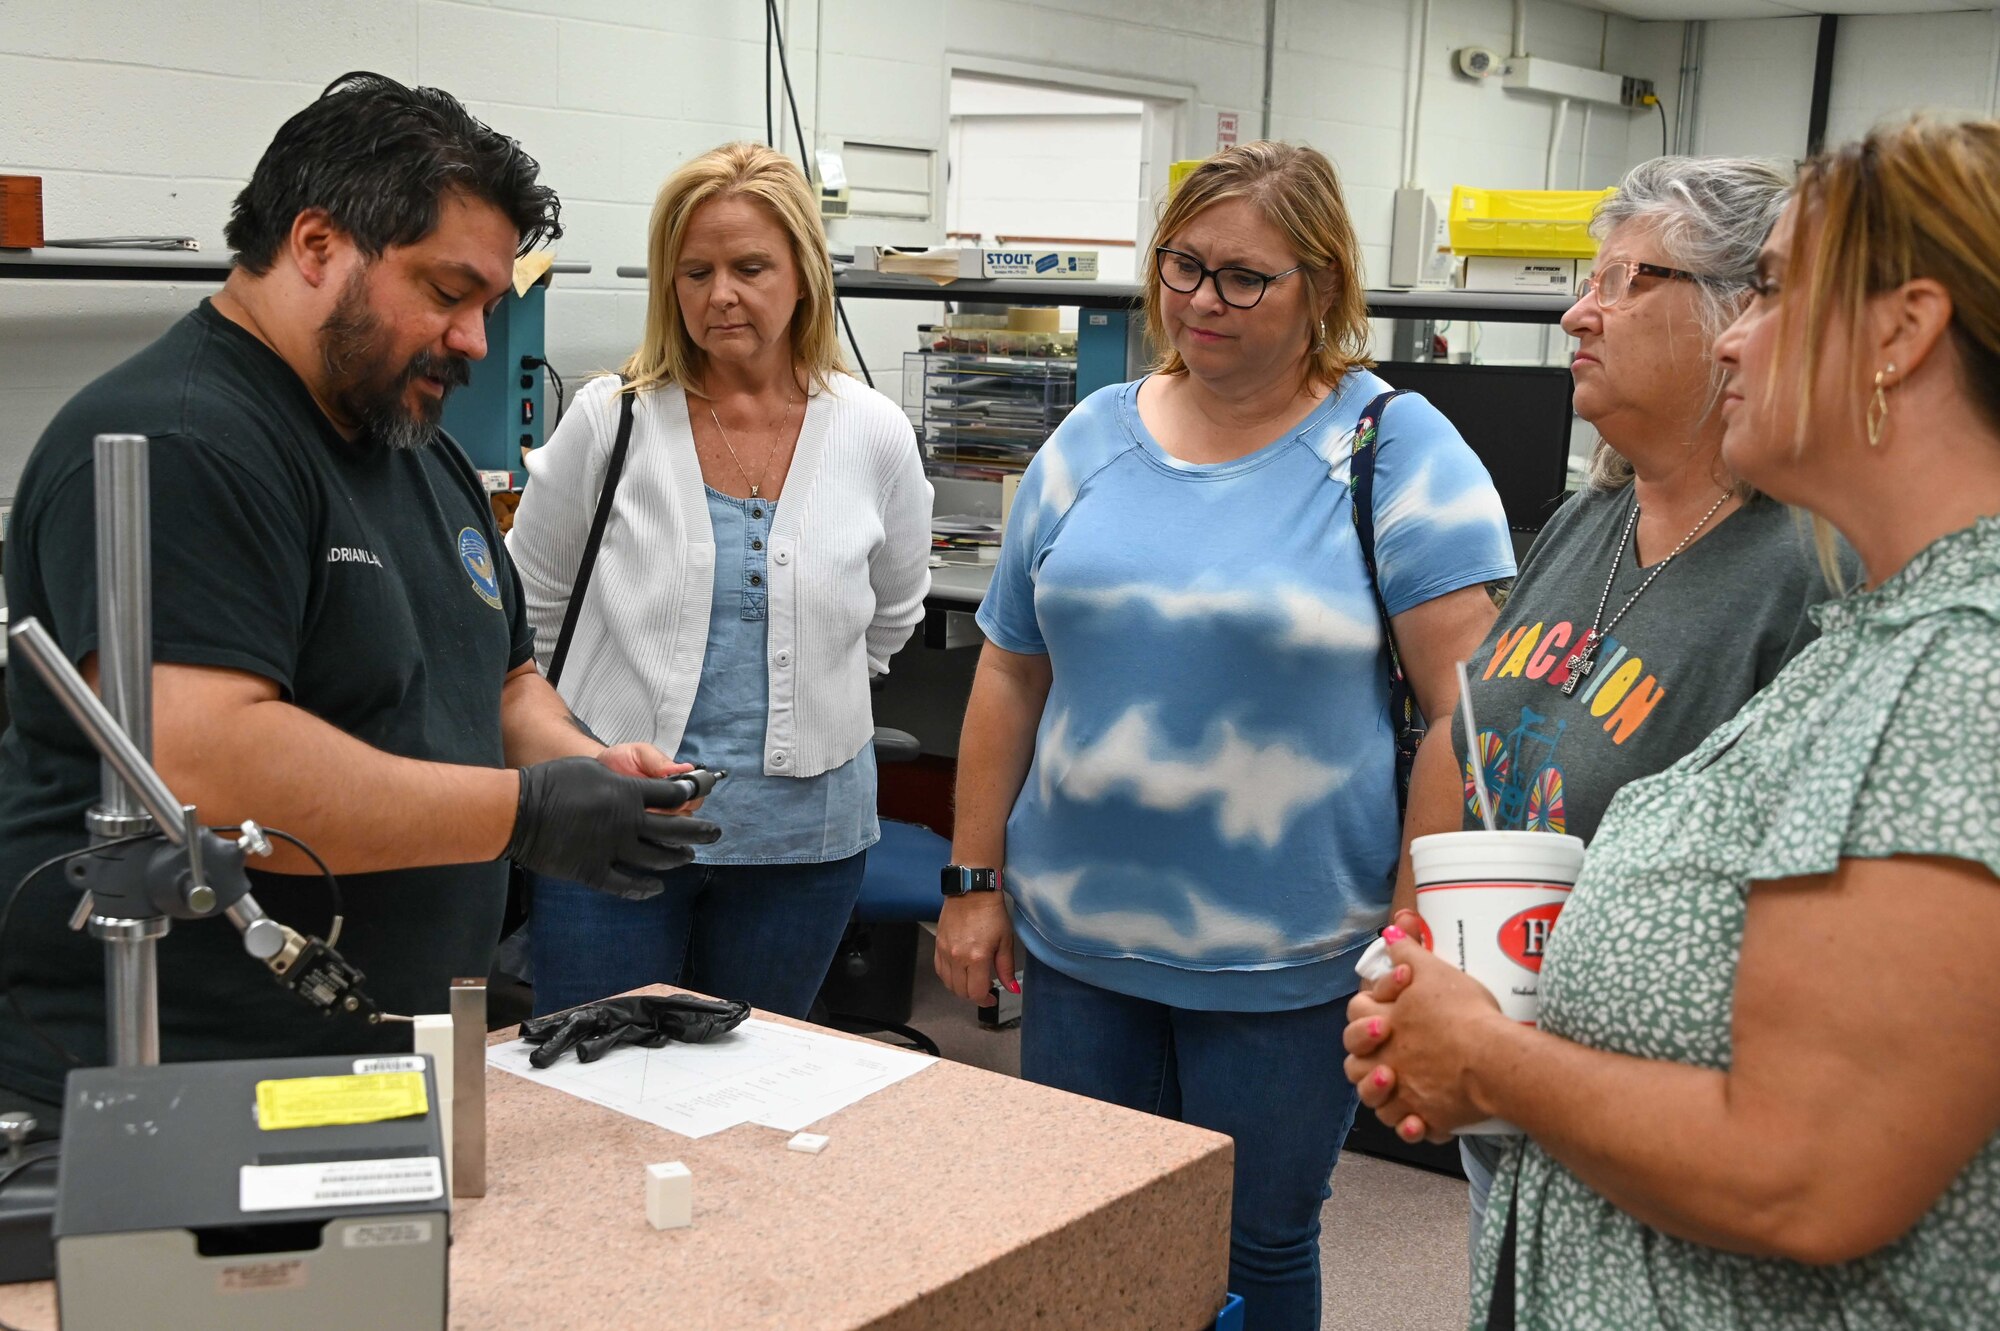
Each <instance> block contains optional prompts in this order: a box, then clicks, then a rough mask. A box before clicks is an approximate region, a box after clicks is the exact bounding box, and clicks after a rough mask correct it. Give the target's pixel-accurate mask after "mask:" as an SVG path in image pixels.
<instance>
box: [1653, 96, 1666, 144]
mask: <svg viewBox="0 0 2000 1331" xmlns="http://www.w3.org/2000/svg"><path fill="white" fill-rule="evenodd" d="M1653 109H1654V110H1655V111H1658V112H1659V113H1660V156H1662V157H1665V156H1666V155H1667V104H1666V103H1665V102H1663V101H1661V100H1660V99H1659V98H1657V97H1655V98H1654V99H1653Z"/></svg>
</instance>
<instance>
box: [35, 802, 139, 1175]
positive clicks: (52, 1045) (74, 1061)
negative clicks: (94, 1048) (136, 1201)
mask: <svg viewBox="0 0 2000 1331" xmlns="http://www.w3.org/2000/svg"><path fill="white" fill-rule="evenodd" d="M156 835H157V834H156V833H153V832H142V833H139V834H138V835H137V836H128V837H119V838H118V839H117V840H115V841H106V842H104V843H103V844H102V845H96V846H79V847H78V848H77V849H75V850H67V851H64V852H63V853H62V854H60V855H51V856H49V857H48V858H47V859H45V860H43V861H42V862H41V863H40V864H37V865H36V866H35V867H34V868H32V869H30V870H28V872H26V873H25V874H22V875H21V881H20V882H19V883H17V884H15V887H14V890H13V892H12V893H10V894H9V895H8V897H7V900H6V901H5V902H0V957H6V956H7V955H9V954H8V952H7V927H8V926H9V925H10V924H12V923H13V922H14V903H15V902H17V901H19V900H20V899H21V894H22V893H24V892H26V891H27V890H28V884H30V883H32V882H34V881H35V879H36V878H37V877H39V876H40V875H42V874H44V873H46V872H48V871H49V870H50V869H52V868H54V867H55V866H56V865H58V864H66V863H68V862H69V861H71V860H73V859H75V858H77V856H79V855H90V854H94V853H95V852H97V851H101V850H110V849H111V848H112V847H114V846H129V845H132V844H133V843H134V842H139V841H151V840H153V839H154V838H155V836H156ZM0 993H4V994H5V995H6V996H7V1006H8V1007H9V1008H11V1009H12V1010H13V1013H14V1015H15V1017H17V1018H18V1019H19V1020H20V1022H21V1025H22V1026H23V1027H24V1028H25V1029H26V1030H27V1032H28V1033H29V1034H30V1035H32V1036H34V1037H35V1038H36V1039H37V1040H40V1041H41V1042H42V1043H43V1044H45V1045H47V1046H48V1048H49V1050H50V1051H51V1052H52V1053H54V1054H55V1056H56V1057H57V1058H60V1059H61V1060H62V1061H63V1062H65V1063H67V1064H69V1065H70V1066H71V1067H73V1068H80V1067H82V1066H83V1065H84V1063H83V1060H82V1059H80V1058H78V1057H77V1056H76V1055H75V1054H72V1053H71V1052H70V1051H69V1050H68V1049H66V1048H64V1047H63V1046H62V1045H61V1044H59V1043H58V1042H57V1041H56V1039H55V1037H54V1036H52V1035H50V1034H49V1033H48V1032H47V1031H45V1030H43V1029H42V1028H41V1026H40V1025H38V1024H37V1023H36V1021H35V1019H34V1018H33V1017H31V1016H29V1015H28V1009H27V1008H25V1007H23V1006H22V1005H21V998H20V995H18V994H16V993H15V992H14V985H13V982H12V981H11V980H10V979H9V978H8V976H7V972H6V970H5V968H4V967H0ZM4 1181H5V1180H4V1179H0V1182H4Z"/></svg>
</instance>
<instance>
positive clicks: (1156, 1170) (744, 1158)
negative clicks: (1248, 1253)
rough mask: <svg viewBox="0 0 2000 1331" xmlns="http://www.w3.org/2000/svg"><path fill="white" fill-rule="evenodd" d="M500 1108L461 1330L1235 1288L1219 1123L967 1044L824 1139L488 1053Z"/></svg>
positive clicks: (956, 1307) (934, 1324)
mask: <svg viewBox="0 0 2000 1331" xmlns="http://www.w3.org/2000/svg"><path fill="white" fill-rule="evenodd" d="M648 992H667V991H665V990H657V991H648ZM757 1015H758V1016H760V1017H766V1018H767V1019H769V1020H774V1021H783V1020H785V1019H784V1018H780V1017H770V1016H769V1014H766V1013H761V1012H760V1013H758V1014H757ZM792 1024H795V1025H803V1023H792ZM815 1029H816V1028H815ZM515 1034H516V1032H514V1031H512V1030H508V1031H503V1032H499V1033H497V1034H496V1035H494V1036H493V1040H494V1041H496V1042H497V1041H500V1040H506V1039H512V1038H514V1035H515ZM487 1120H488V1132H489V1137H488V1151H487V1195H486V1196H485V1197H483V1198H479V1199H474V1200H465V1199H460V1200H457V1201H455V1202H454V1203H453V1216H452V1254H451V1315H450V1325H451V1327H452V1328H453V1329H454V1331H502V1328H507V1329H510V1331H511V1329H512V1328H521V1327H534V1328H537V1331H557V1329H558V1328H579V1329H581V1328H598V1327H603V1328H621V1329H624V1328H629V1329H630V1331H644V1329H646V1328H661V1329H662V1331H665V1329H667V1328H671V1329H672V1331H752V1329H753V1328H773V1329H776V1328H783V1329H784V1331H849V1329H850V1328H869V1329H870V1331H932V1329H936V1331H944V1329H946V1328H952V1329H954V1331H955V1329H957V1328H967V1327H991V1328H1015V1327H1029V1326H1032V1327H1035V1328H1037V1329H1038V1331H1056V1329H1058V1328H1078V1329H1079V1331H1081V1329H1082V1328H1090V1329H1091V1331H1117V1329H1118V1328H1134V1329H1135V1331H1137V1329H1139V1328H1144V1329H1145V1331H1173V1329H1174V1328H1182V1329H1184V1331H1197V1328H1202V1329H1205V1328H1207V1327H1209V1326H1211V1325H1213V1323H1214V1321H1215V1317H1216V1314H1217V1312H1218V1311H1219V1310H1220V1309H1221V1307H1222V1304H1223V1300H1224V1293H1225V1291H1224V1286H1225V1284H1226V1281H1227V1273H1228V1265H1229V1197H1230V1180H1231V1169H1232V1162H1233V1157H1234V1147H1233V1145H1232V1144H1231V1142H1230V1140H1229V1139H1228V1138H1227V1137H1225V1136H1222V1135H1220V1134H1218V1133H1214V1132H1209V1131H1206V1130H1204V1129H1201V1128H1195V1127H1190V1126H1187V1125H1186V1124H1181V1123H1174V1122H1170V1121H1168V1120H1166V1119H1161V1118H1155V1117H1153V1116H1151V1115H1147V1114H1140V1113H1135V1112H1133V1111H1131V1110H1127V1109H1119V1108H1116V1107H1114V1106H1111V1105H1106V1104H1100V1103H1098V1102H1096V1101H1093V1100H1087V1099H1083V1098H1081V1097H1079V1096H1074V1095H1070V1094H1067V1093H1065V1092H1062V1091H1054V1090H1050V1089H1048V1088H1047V1087H1043V1086H1037V1085H1034V1084H1032V1083H1029V1082H1025V1081H1020V1080H1017V1079H1015V1078H1012V1077H1005V1076H1000V1075H998V1074H995V1073H991V1072H985V1071H982V1070H980V1069H978V1068H973V1067H968V1066H966V1065H964V1064H959V1063H950V1062H943V1061H940V1062H938V1063H936V1064H935V1065H933V1066H931V1067H929V1068H926V1069H925V1070H923V1071H921V1072H919V1073H917V1074H916V1075H914V1076H912V1077H909V1078H908V1079H906V1080H904V1081H901V1082H898V1083H896V1084H895V1085H893V1086H890V1087H888V1088H886V1089H884V1090H881V1091H878V1092H876V1093H875V1094H874V1095H871V1096H869V1097H868V1098H867V1099H865V1100H862V1101H861V1102H859V1103H858V1104H855V1105H852V1106H850V1107H848V1108H847V1109H844V1110H841V1111H840V1112H838V1113H836V1114H834V1115H832V1116H831V1117H829V1118H827V1119H825V1120H822V1121H821V1122H820V1123H817V1124H815V1125H813V1128H812V1131H814V1132H818V1133H823V1134H825V1135H826V1136H828V1137H830V1138H831V1139H832V1140H831V1142H830V1144H829V1145H828V1146H827V1147H826V1149H825V1150H824V1151H823V1152H821V1153H820V1154H818V1155H806V1154H802V1153H800V1152H797V1151H791V1150H788V1149H786V1145H785V1143H786V1141H787V1139H788V1137H789V1135H790V1134H788V1133H784V1132H780V1131H776V1130H774V1129H770V1128H760V1127H755V1126H748V1125H746V1126H742V1127H737V1128H732V1129H730V1130H728V1131H725V1132H720V1133H717V1134H715V1135H713V1136H709V1137H704V1138H700V1139H690V1138H686V1137H681V1136H678V1135H676V1134H674V1133H671V1132H668V1131H666V1130H664V1129H661V1128H657V1127H654V1126H652V1125H651V1124H648V1123H644V1122H641V1121H640V1120H638V1119H634V1118H629V1117H627V1116H625V1115H622V1114H619V1113H617V1112H615V1111H613V1110H609V1109H605V1108H603V1107H601V1106H598V1105H595V1104H591V1103H589V1102H587V1101H584V1100H580V1099H577V1098H575V1097H573V1096H570V1095H566V1094H564V1093H563V1092H561V1091H557V1090H552V1089H550V1088H548V1087H545V1086H542V1085H540V1084H537V1083H535V1082H530V1081H527V1080H525V1079H523V1078H519V1077H515V1076H512V1075H510V1074H509V1073H506V1072H502V1071H500V1070H498V1069H493V1068H489V1069H488V1073H487ZM670 1160H678V1161H680V1162H682V1163H684V1164H685V1165H687V1167H688V1169H689V1170H690V1171H692V1173H693V1176H694V1224H693V1226H692V1227H691V1228H688V1229H676V1230H657V1231H656V1230H654V1229H653V1228H652V1227H651V1226H650V1225H649V1224H648V1223H647V1220H646V1213H645V1202H644V1197H645V1186H644V1178H645V1167H646V1166H647V1165H648V1164H656V1163H660V1162H664V1161H670ZM54 1301H55V1300H54V1288H53V1286H51V1285H49V1284H47V1283H43V1284H37V1285H13V1286H0V1319H4V1320H5V1321H6V1322H8V1323H10V1324H12V1325H14V1326H16V1327H19V1328H22V1331H47V1329H49V1328H53V1327H54V1326H55V1309H54Z"/></svg>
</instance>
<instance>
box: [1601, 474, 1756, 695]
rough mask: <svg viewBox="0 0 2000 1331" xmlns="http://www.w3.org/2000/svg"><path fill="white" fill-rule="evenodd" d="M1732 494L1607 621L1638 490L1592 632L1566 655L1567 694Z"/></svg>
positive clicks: (1706, 515) (1720, 501) (1636, 507)
mask: <svg viewBox="0 0 2000 1331" xmlns="http://www.w3.org/2000/svg"><path fill="white" fill-rule="evenodd" d="M1729 494H1730V492H1729V491H1727V490H1724V491H1723V492H1722V498H1720V499H1718V500H1716V501H1715V503H1714V504H1712V505H1710V507H1709V510H1708V512H1706V513H1704V514H1702V515H1701V521H1700V522H1697V523H1695V524H1694V530H1693V531H1690V532H1689V533H1688V534H1687V535H1685V536H1683V537H1681V543H1680V544H1679V545H1677V546H1675V547H1674V548H1673V549H1672V550H1671V551H1669V552H1668V553H1667V557H1666V558H1665V559H1662V560H1661V561H1660V562H1659V563H1657V564H1655V565H1653V571H1652V572H1651V573H1648V574H1647V575H1646V580H1645V581H1644V582H1642V583H1640V584H1639V587H1638V590H1636V591H1634V592H1633V593H1632V594H1631V595H1630V596H1628V597H1626V598H1625V604H1624V605H1621V606H1619V607H1618V613H1617V614H1615V615H1613V616H1612V617H1611V622H1610V623H1609V624H1606V623H1605V622H1604V607H1605V606H1607V605H1609V604H1610V603H1611V584H1612V583H1614V582H1616V581H1618V566H1619V565H1620V564H1621V563H1623V562H1624V560H1625V547H1626V546H1628V545H1630V544H1631V543H1632V529H1633V528H1634V527H1637V526H1638V525H1639V497H1638V495H1637V494H1636V493H1635V494H1634V495H1633V496H1632V516H1631V517H1629V518H1626V519H1625V534H1624V535H1623V536H1620V537H1619V538H1618V548H1617V549H1616V550H1615V551H1613V552H1612V555H1611V576H1610V577H1608V578H1606V579H1605V580H1604V594H1603V595H1602V596H1600V597H1598V598H1597V613H1596V614H1594V615H1592V616H1591V617H1590V632H1588V633H1586V634H1584V635H1583V641H1582V642H1579V643H1578V644H1577V645H1576V650H1575V651H1573V652H1571V653H1570V654H1569V655H1568V656H1567V657H1565V658H1564V659H1563V669H1564V670H1565V671H1567V672H1568V674H1569V677H1568V678H1567V679H1565V680H1563V686H1562V691H1563V696H1564V697H1568V696H1569V695H1571V694H1573V693H1575V692H1576V687H1577V685H1579V684H1581V683H1583V679H1584V676H1586V675H1588V674H1589V673H1590V672H1591V671H1593V670H1595V669H1597V649H1598V647H1599V646H1601V645H1602V644H1603V642H1604V638H1605V635H1606V634H1608V633H1610V632H1611V630H1612V629H1613V628H1615V627H1617V624H1618V621H1619V620H1621V619H1623V618H1625V612H1626V611H1627V610H1630V609H1631V608H1632V603H1633V602H1635V601H1637V600H1638V599H1639V598H1640V597H1641V596H1644V595H1645V594H1646V589H1647V588H1648V587H1650V586H1652V585H1653V579H1654V578H1657V577H1659V576H1660V574H1661V573H1663V572H1665V571H1666V567H1667V565H1669V564H1671V563H1673V562H1674V556H1675V555H1678V554H1679V553H1680V552H1681V551H1683V550H1685V549H1687V548H1688V542H1689V541H1692V540H1693V539H1694V538H1695V537H1696V536H1699V535H1700V534H1701V529H1702V528H1703V527H1706V526H1707V525H1708V520H1709V519H1710V518H1712V517H1714V516H1715V514H1716V511H1717V510H1718V509H1720V508H1721V507H1722V506H1723V505H1724V504H1726V503H1728V502H1729Z"/></svg>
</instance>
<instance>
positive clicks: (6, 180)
mask: <svg viewBox="0 0 2000 1331" xmlns="http://www.w3.org/2000/svg"><path fill="white" fill-rule="evenodd" d="M42 240H43V236H42V178H41V177H40V176H0V249H8V250H32V249H38V248H40V247H41V244H42Z"/></svg>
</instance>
